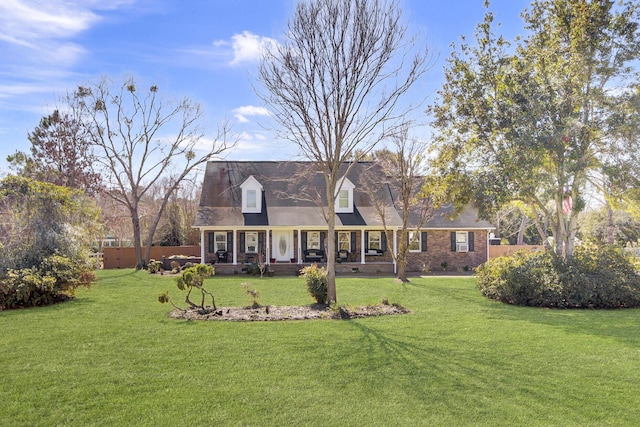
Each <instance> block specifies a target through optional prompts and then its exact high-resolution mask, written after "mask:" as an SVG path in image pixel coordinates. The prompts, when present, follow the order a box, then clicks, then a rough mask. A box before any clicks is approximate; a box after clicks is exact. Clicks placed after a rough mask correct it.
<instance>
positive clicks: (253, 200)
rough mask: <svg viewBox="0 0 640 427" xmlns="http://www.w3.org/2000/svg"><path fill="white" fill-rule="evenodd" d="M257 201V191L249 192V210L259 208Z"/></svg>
mask: <svg viewBox="0 0 640 427" xmlns="http://www.w3.org/2000/svg"><path fill="white" fill-rule="evenodd" d="M256 200H257V196H256V190H247V208H248V209H255V208H256V207H258V204H257V201H256Z"/></svg>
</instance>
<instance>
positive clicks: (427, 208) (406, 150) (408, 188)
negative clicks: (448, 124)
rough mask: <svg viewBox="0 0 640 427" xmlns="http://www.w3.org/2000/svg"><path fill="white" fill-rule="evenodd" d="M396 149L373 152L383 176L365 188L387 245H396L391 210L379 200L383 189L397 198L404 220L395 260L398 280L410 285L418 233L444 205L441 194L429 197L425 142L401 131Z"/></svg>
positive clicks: (372, 176) (394, 143) (366, 182)
mask: <svg viewBox="0 0 640 427" xmlns="http://www.w3.org/2000/svg"><path fill="white" fill-rule="evenodd" d="M391 141H392V148H391V149H383V150H379V151H375V152H373V153H372V154H373V156H372V157H373V159H374V162H375V163H374V164H375V167H376V168H379V169H378V170H380V171H382V174H370V176H368V177H367V179H363V180H362V182H361V185H362V186H363V187H364V188H365V189H366V190H367V193H368V194H369V196H370V197H371V201H372V204H373V206H374V208H375V210H376V212H377V214H378V216H379V217H380V219H381V221H382V225H383V227H384V231H385V233H386V234H387V241H392V237H393V235H392V234H391V232H392V230H391V229H390V228H389V227H388V225H387V220H386V219H387V212H386V211H387V209H389V208H390V206H387V205H386V203H384V201H385V200H386V199H385V198H381V197H377V194H378V193H379V189H380V188H386V187H387V186H388V187H389V188H390V191H391V194H394V195H396V198H395V200H394V202H395V208H396V209H397V210H398V211H399V213H400V217H401V219H402V225H401V229H400V230H399V233H400V234H399V240H398V252H397V253H395V252H393V251H391V253H392V255H393V260H394V261H395V262H396V265H397V268H398V269H397V278H398V280H401V281H402V282H408V281H409V279H408V278H407V262H408V254H409V250H410V248H411V245H412V244H415V243H416V242H417V241H418V240H419V238H418V234H417V233H418V232H419V231H420V229H421V228H422V226H423V225H424V224H425V223H427V222H428V221H429V220H430V219H431V218H433V215H434V213H435V210H436V209H437V208H438V207H439V206H441V205H442V203H443V198H442V197H440V194H433V195H432V194H429V193H428V192H427V191H426V188H425V187H423V185H424V183H425V179H424V173H425V169H426V168H425V164H426V159H425V151H426V148H427V144H426V142H425V141H422V140H419V139H413V138H410V137H409V134H408V128H407V127H405V128H403V129H401V130H400V131H399V132H398V133H397V134H396V135H394V136H393V137H392V138H391Z"/></svg>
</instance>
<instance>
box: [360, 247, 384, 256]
mask: <svg viewBox="0 0 640 427" xmlns="http://www.w3.org/2000/svg"><path fill="white" fill-rule="evenodd" d="M383 254H384V252H382V249H367V253H365V255H366V256H382V255H383Z"/></svg>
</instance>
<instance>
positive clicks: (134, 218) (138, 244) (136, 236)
mask: <svg viewBox="0 0 640 427" xmlns="http://www.w3.org/2000/svg"><path fill="white" fill-rule="evenodd" d="M131 223H132V225H133V247H134V248H135V252H136V270H143V269H144V268H146V266H147V263H146V262H144V256H143V254H142V238H141V236H140V217H139V216H138V210H137V209H135V208H134V209H131Z"/></svg>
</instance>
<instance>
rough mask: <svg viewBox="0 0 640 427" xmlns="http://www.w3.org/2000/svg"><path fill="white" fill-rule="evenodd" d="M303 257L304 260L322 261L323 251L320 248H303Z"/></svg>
mask: <svg viewBox="0 0 640 427" xmlns="http://www.w3.org/2000/svg"><path fill="white" fill-rule="evenodd" d="M303 257H304V262H322V260H323V259H324V251H323V250H322V249H305V250H304V253H303Z"/></svg>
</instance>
